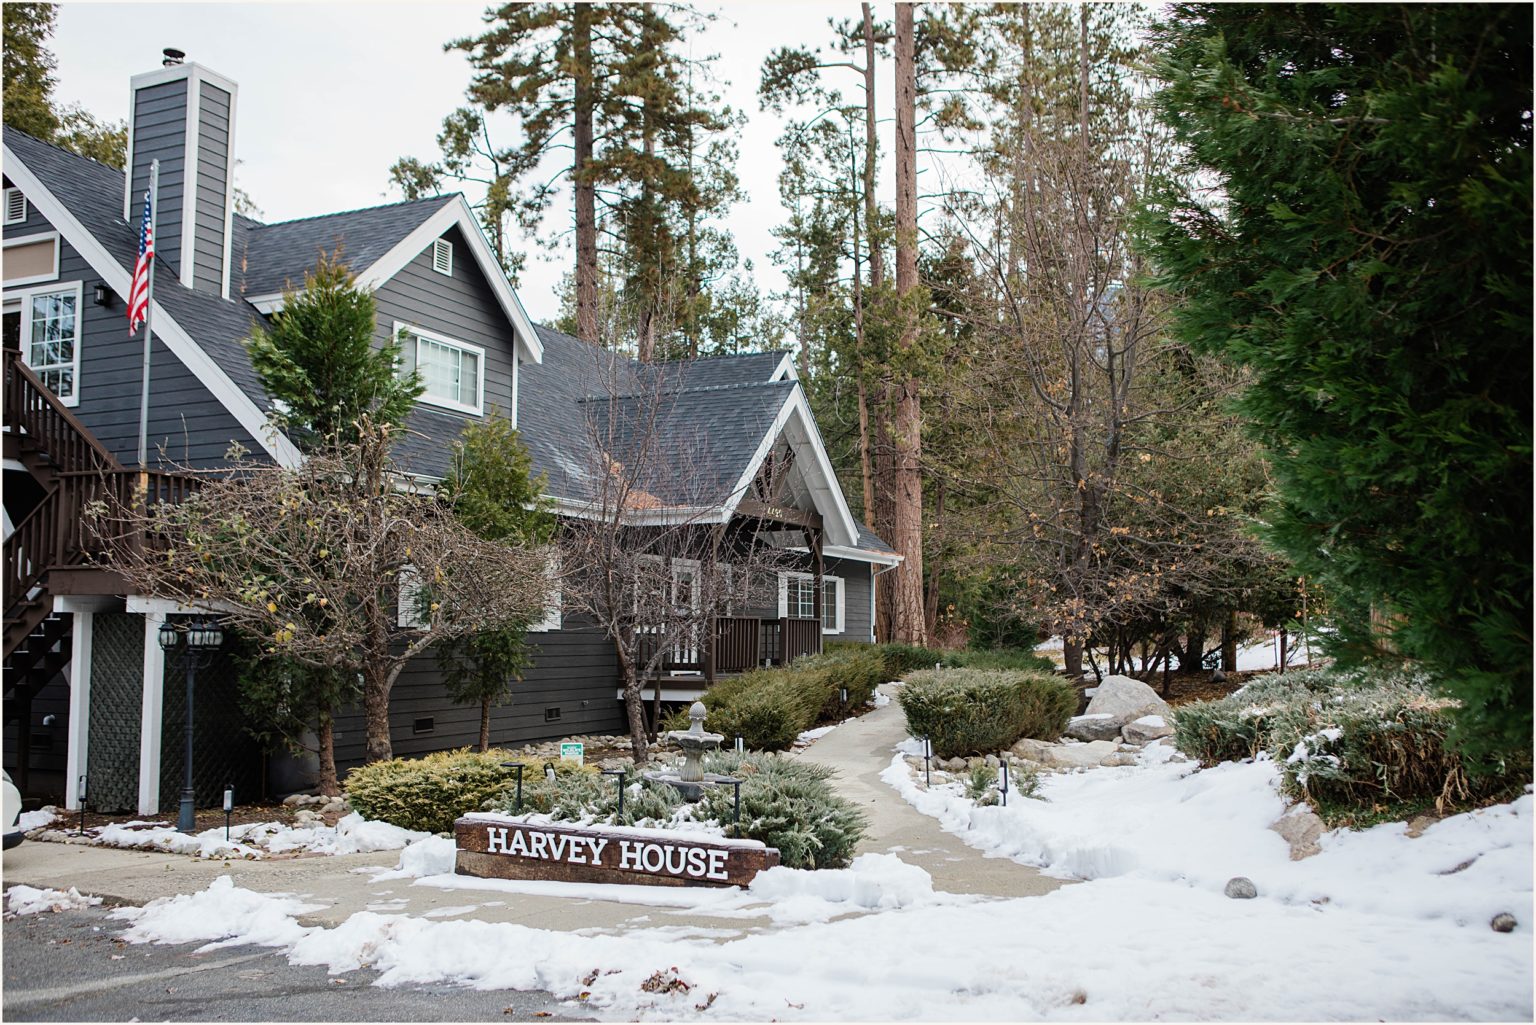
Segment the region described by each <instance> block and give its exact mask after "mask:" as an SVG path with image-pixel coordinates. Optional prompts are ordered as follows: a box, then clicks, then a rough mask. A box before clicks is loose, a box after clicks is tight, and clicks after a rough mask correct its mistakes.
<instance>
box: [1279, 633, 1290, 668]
mask: <svg viewBox="0 0 1536 1025" xmlns="http://www.w3.org/2000/svg"><path fill="white" fill-rule="evenodd" d="M1290 639H1291V635H1290V632H1289V631H1288V630H1286V628H1285V627H1283V626H1282V627H1281V628H1280V673H1281V675H1284V674H1285V663H1286V662H1287V661H1288V660H1289V659H1290V656H1291V652H1290V648H1289V642H1290Z"/></svg>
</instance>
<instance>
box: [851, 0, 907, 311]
mask: <svg viewBox="0 0 1536 1025" xmlns="http://www.w3.org/2000/svg"><path fill="white" fill-rule="evenodd" d="M861 6H862V7H863V9H864V226H865V228H866V229H867V230H868V232H869V287H870V288H872V289H874V290H875V291H877V292H878V291H879V289H880V286H881V285H882V284H884V283H885V254H884V253H883V252H881V250H880V220H879V213H880V208H879V207H878V206H877V205H876V203H875V161H876V158H877V157H878V156H879V150H878V149H877V148H876V145H875V141H876V140H875V20H874V15H873V14H872V13H871V12H870V9H869V4H862V5H861ZM899 6H900V5H898V7H899ZM909 14H910V9H909ZM898 17H899V15H898ZM897 89H898V99H899V91H900V87H899V86H898V87H897Z"/></svg>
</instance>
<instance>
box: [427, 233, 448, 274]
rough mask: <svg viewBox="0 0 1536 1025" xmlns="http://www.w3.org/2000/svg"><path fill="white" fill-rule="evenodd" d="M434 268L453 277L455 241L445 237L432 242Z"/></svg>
mask: <svg viewBox="0 0 1536 1025" xmlns="http://www.w3.org/2000/svg"><path fill="white" fill-rule="evenodd" d="M432 269H433V270H435V271H437V272H438V273H439V274H446V275H448V276H449V277H450V278H451V277H453V243H452V242H449V241H448V240H447V239H445V238H440V239H437V240H436V241H434V242H433V243H432Z"/></svg>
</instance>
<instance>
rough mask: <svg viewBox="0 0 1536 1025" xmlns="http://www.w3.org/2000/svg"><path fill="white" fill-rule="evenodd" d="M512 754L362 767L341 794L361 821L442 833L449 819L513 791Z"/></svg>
mask: <svg viewBox="0 0 1536 1025" xmlns="http://www.w3.org/2000/svg"><path fill="white" fill-rule="evenodd" d="M513 758H514V755H513V754H512V752H510V751H502V750H497V749H495V748H492V749H491V750H489V751H485V752H480V751H471V750H470V749H469V748H460V749H458V750H456V751H439V752H437V753H436V754H430V755H425V756H423V757H421V758H393V759H390V760H389V761H387V762H372V763H370V764H368V765H360V766H358V767H357V768H355V769H353V770H352V771H351V772H350V773H349V774H348V775H347V781H346V784H345V786H344V787H343V789H344V790H346V792H347V800H348V802H350V803H351V805H352V810H353V811H356V812H359V813H361V814H362V816H363V817H364V818H368V819H377V820H379V821H381V822H389V823H392V824H394V825H396V826H400V827H401V828H403V829H420V830H424V831H426V832H428V833H445V832H447V831H449V830H451V829H452V828H453V820H454V819H456V818H458V817H459V816H460V815H463V814H465V813H466V812H472V811H480V810H482V808H484V806H485V804H486V802H487V801H491V800H494V799H495V798H497V797H498V796H500V795H501V793H502V792H503V791H506V790H509V789H511V788H512V787H513V785H514V783H513V778H512V772H511V770H510V769H504V768H502V767H501V763H502V762H506V761H512V760H513Z"/></svg>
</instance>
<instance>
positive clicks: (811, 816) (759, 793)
mask: <svg viewBox="0 0 1536 1025" xmlns="http://www.w3.org/2000/svg"><path fill="white" fill-rule="evenodd" d="M704 768H705V769H706V770H707V771H709V772H717V773H720V774H722V775H729V776H735V777H737V778H739V779H742V780H743V781H744V782H743V783H742V786H741V824H740V830H739V835H741V836H744V837H747V838H748V839H751V840H761V841H762V842H763V843H765V844H767V845H768V846H769V847H777V848H778V849H779V857H780V858H781V859H782V861H783V863H784V864H785V865H787V866H789V867H790V868H843V867H845V866H847V864H848V863H849V862H850V861H852V860H853V849H854V848H855V847H856V846H858V843H859V840H860V838H862V837H863V835H864V827H865V825H866V820H865V818H864V813H863V812H861V811H860V810H859V809H858V808H857V807H855V806H854V805H853V804H852V803H851V802H850V801H847V800H845V799H844V798H841V797H839V796H837V794H836V793H835V792H834V791H833V789H832V784H831V782H830V780H831V778H832V770H831V769H829V768H827V767H826V766H825V765H818V764H816V763H815V762H807V761H803V760H801V759H799V758H784V757H781V756H779V755H771V754H769V755H765V754H749V755H746V756H738V755H736V754H734V753H730V752H721V753H718V754H714V755H710V756H708V757H707V758H705V760H704ZM734 799H735V795H734V793H733V788H731V787H725V786H720V787H711V788H710V789H709V790H708V791H707V792H706V793H705V795H704V800H702V801H700V802H699V804H698V805H697V810H696V812H695V815H696V816H702V817H707V818H710V819H714V820H715V821H717V822H720V823H726V824H728V823H730V822H731V816H732V803H733V801H734ZM730 832H731V835H733V836H734V835H738V831H737V830H735V829H732V830H730Z"/></svg>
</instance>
